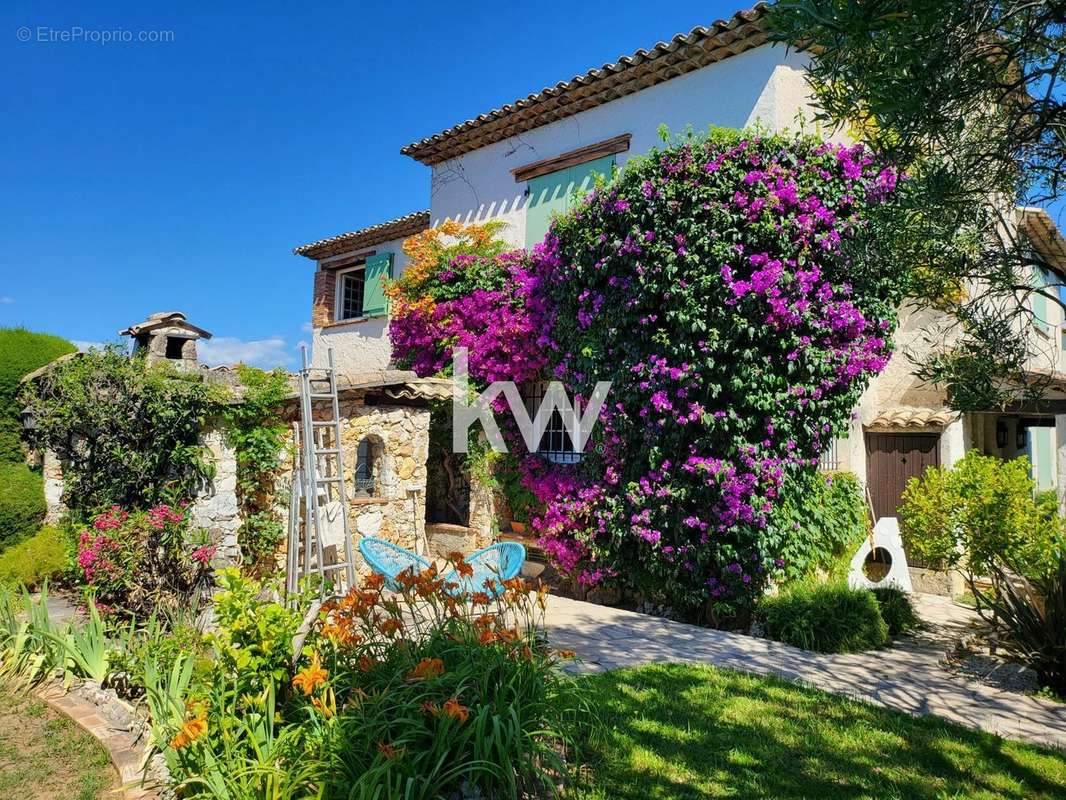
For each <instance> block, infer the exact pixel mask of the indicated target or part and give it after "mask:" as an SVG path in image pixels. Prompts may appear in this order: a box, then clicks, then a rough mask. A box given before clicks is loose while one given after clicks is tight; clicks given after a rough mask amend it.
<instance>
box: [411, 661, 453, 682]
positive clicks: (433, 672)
mask: <svg viewBox="0 0 1066 800" xmlns="http://www.w3.org/2000/svg"><path fill="white" fill-rule="evenodd" d="M443 673H444V662H443V661H441V660H440V659H439V658H423V659H422V660H421V661H419V662H418V664H417V665H416V666H415V667H414V668H413V669H412V670H411V671H410V672H408V673H407V680H409V681H424V680H429V679H431V678H436V677H439V676H440V675H442V674H443Z"/></svg>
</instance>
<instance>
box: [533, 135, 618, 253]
mask: <svg viewBox="0 0 1066 800" xmlns="http://www.w3.org/2000/svg"><path fill="white" fill-rule="evenodd" d="M613 166H614V156H604V157H603V158H597V159H593V160H592V161H586V162H585V163H584V164H578V165H577V166H574V167H569V168H567V169H561V170H559V171H558V172H550V173H548V174H547V175H541V176H540V177H537V178H530V180H529V182H528V184H527V186H528V188H529V202H528V203H527V204H526V247H527V248H530V247H532V246H533V245H535V244H537V243H538V242H541V241H542V240H543V239H544V236H545V234H547V233H548V227H549V226H550V225H551V221H552V214H553V213H555V214H562V213H564V212H566V211H569V210H570V209H571V208H572V207H573V205H574V192H580V193H581V194H584V193H585V192H588V191H589V190H590V189H592V187H593V186H594V185H595V177H594V176H595V175H597V174H599V175H603V176H604V177H606V178H610V177H611V168H612V167H613Z"/></svg>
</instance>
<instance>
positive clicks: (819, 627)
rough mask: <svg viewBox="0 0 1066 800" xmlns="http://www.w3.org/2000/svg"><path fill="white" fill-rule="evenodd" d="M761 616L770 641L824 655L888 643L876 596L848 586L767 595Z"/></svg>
mask: <svg viewBox="0 0 1066 800" xmlns="http://www.w3.org/2000/svg"><path fill="white" fill-rule="evenodd" d="M757 614H758V616H759V618H760V619H761V620H762V621H763V624H764V625H765V626H766V633H767V635H768V636H769V637H770V638H771V639H776V640H777V641H779V642H785V643H786V644H791V645H793V646H795V647H802V648H803V649H804V650H815V651H817V652H819V653H852V652H856V651H859V650H870V649H873V648H876V647H884V646H885V645H886V644H888V626H887V625H886V624H885V620H884V618H883V617H882V616H881V610H880V608H878V604H877V598H876V597H874V594H873V592H870V591H868V590H866V589H851V588H849V587H848V586H847V584H844V583H805V584H800V585H797V586H794V587H791V588H789V589H786V590H785V591H784V592H782V593H781V594H780V595H778V596H777V597H766V598H763V600H762V601H761V602H760V603H759V606H758V611H757Z"/></svg>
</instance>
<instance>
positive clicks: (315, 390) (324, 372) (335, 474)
mask: <svg viewBox="0 0 1066 800" xmlns="http://www.w3.org/2000/svg"><path fill="white" fill-rule="evenodd" d="M301 358H302V367H301V369H300V372H299V380H300V420H299V424H298V426H297V429H296V450H297V460H296V468H295V469H294V470H293V480H292V496H291V499H290V500H289V534H288V547H287V570H286V582H285V588H286V591H287V592H289V593H290V594H291V593H294V592H296V591H297V590H298V589H299V587H300V582H301V580H302V579H303V578H306V577H307V576H310V575H315V576H317V577H318V578H319V586H320V587H321V588H320V593H321V596H322V597H323V598H326V597H332V596H339V595H341V594H344V592H346V591H347V590H348V589H349V588H351V587H352V586H354V585H355V551H354V548H353V547H352V535H351V531H350V530H349V524H350V523H349V519H348V492H347V487H346V485H345V480H344V450H343V447H342V444H341V421H340V403H339V401H338V398H337V370H336V367H335V365H334V362H333V349H332V348H330V349H329V350H328V351H327V366H325V367H313V366H311V364H310V362H309V361H308V358H307V347H306V345H305V346H303V347H301ZM316 401H318V404H319V407H320V408H321V407H322V406H323V405H325V406H326V407H327V408H328V415H329V416H328V418H323V419H316V415H315V402H316ZM333 504H339V506H338V505H333ZM331 505H332V506H333V510H334V511H335V512H338V513H339V514H340V518H341V525H342V528H343V542H342V543H339V544H334V545H332V549H333V551H334V553H329V552H327V549H329V547H330V546H324V545H323V534H324V532H325V531H326V525H327V522H328V521H327V509H328V507H330V506H331ZM338 572H340V573H341V574H340V575H338V574H336V573H338Z"/></svg>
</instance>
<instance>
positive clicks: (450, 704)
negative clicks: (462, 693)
mask: <svg viewBox="0 0 1066 800" xmlns="http://www.w3.org/2000/svg"><path fill="white" fill-rule="evenodd" d="M440 711H441V713H442V714H447V715H448V716H449V717H451V718H452V719H457V720H459V724H460V725H462V724H463V723H464V722H466V720H467V718H468V717H469V716H470V710H469V709H468V708H467V707H466V706H463V705H460V704H459V700H458V699H456V698H454V697H452V698H449V699H448V700H445V701H444V705H442V706H441V707H440Z"/></svg>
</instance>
